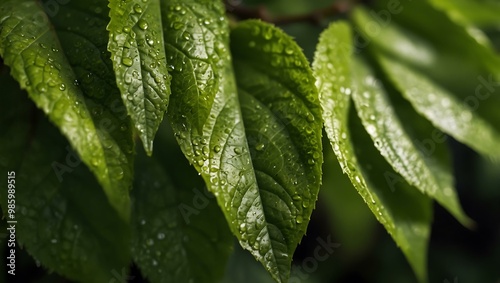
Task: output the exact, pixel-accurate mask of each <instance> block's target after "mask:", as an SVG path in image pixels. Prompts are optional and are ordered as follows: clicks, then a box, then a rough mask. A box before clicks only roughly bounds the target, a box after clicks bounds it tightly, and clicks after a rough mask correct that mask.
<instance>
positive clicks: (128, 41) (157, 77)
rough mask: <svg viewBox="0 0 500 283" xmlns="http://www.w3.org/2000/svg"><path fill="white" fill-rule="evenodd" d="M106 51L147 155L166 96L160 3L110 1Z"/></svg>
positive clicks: (149, 152)
mask: <svg viewBox="0 0 500 283" xmlns="http://www.w3.org/2000/svg"><path fill="white" fill-rule="evenodd" d="M109 7H110V18H111V21H110V22H109V25H108V27H107V29H108V30H109V31H110V33H109V44H108V49H109V51H110V52H111V54H112V59H113V67H114V70H115V72H116V82H117V84H118V88H119V89H120V91H121V94H122V99H123V102H124V103H125V106H126V107H127V111H128V113H129V115H130V116H131V117H132V121H133V123H134V124H135V128H136V129H137V131H138V132H139V136H140V137H141V140H142V142H143V144H144V148H145V150H146V152H147V153H148V154H149V155H151V153H152V150H153V138H154V136H155V134H156V131H157V130H158V127H159V126H160V123H161V121H162V119H163V114H164V113H165V111H166V109H167V105H168V98H169V95H170V76H169V75H168V70H167V62H166V55H165V45H164V41H163V24H162V18H161V5H160V0H151V1H143V0H133V1H127V2H126V1H121V0H110V4H109Z"/></svg>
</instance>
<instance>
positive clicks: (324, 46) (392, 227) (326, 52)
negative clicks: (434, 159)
mask: <svg viewBox="0 0 500 283" xmlns="http://www.w3.org/2000/svg"><path fill="white" fill-rule="evenodd" d="M351 45H352V37H351V30H350V28H349V26H348V25H347V24H346V23H344V22H339V23H335V24H332V25H331V26H330V27H329V28H328V29H327V30H326V31H325V32H323V33H322V35H321V36H320V41H319V44H318V47H317V51H316V54H315V58H314V63H313V69H314V73H315V76H316V79H317V82H316V85H317V86H318V88H319V91H320V101H321V106H322V108H323V119H324V121H325V128H326V133H327V135H328V138H329V139H330V143H331V144H332V147H333V150H334V152H335V154H336V155H337V159H338V160H339V163H340V165H341V167H342V169H343V171H344V173H346V174H347V175H348V176H349V178H350V179H351V182H352V183H353V185H354V187H355V188H356V189H357V190H358V192H359V194H360V195H361V197H362V198H363V199H364V201H365V202H366V203H367V204H368V207H369V208H370V210H371V211H372V212H373V214H374V215H375V217H376V218H377V220H378V221H379V222H380V223H382V225H384V227H385V229H386V230H387V231H388V232H389V234H390V235H391V236H392V238H393V239H394V241H395V242H396V243H397V244H398V246H399V247H400V248H401V250H402V251H403V253H404V254H405V256H406V257H407V258H408V261H409V262H410V265H411V266H412V267H413V269H414V270H415V273H416V275H417V277H418V278H419V280H420V281H422V282H423V281H426V277H427V275H426V265H425V258H426V250H427V241H428V237H429V230H430V227H429V226H430V220H431V206H430V201H429V199H427V198H426V197H425V196H423V195H421V194H420V193H419V192H417V191H415V190H414V189H413V188H411V187H410V186H409V185H408V184H407V183H406V182H405V181H404V180H402V178H401V177H399V175H398V174H397V173H394V172H393V170H392V169H391V168H390V166H389V165H388V164H387V163H386V162H385V160H384V159H383V158H382V157H381V156H380V154H379V153H378V151H377V150H376V149H375V148H373V147H370V146H368V145H370V144H371V143H372V142H371V140H370V138H369V136H368V135H367V134H366V132H364V130H363V128H362V125H361V123H360V121H359V119H357V118H356V116H355V114H354V111H352V110H350V108H351V107H350V99H349V98H350V94H351V91H352V90H351V88H350V87H351V78H350V77H351V76H350V73H351V71H350V64H351V59H350V56H351V50H350V48H349V46H351ZM388 175H390V176H396V178H400V179H401V180H399V179H398V182H397V183H396V184H393V185H394V186H395V189H393V190H392V191H391V190H390V188H389V186H388V185H389V184H388V183H387V181H388V180H387V179H386V176H388Z"/></svg>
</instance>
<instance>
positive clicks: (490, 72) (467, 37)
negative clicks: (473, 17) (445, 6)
mask: <svg viewBox="0 0 500 283" xmlns="http://www.w3.org/2000/svg"><path fill="white" fill-rule="evenodd" d="M381 2H387V0H386V1H381ZM381 5H384V4H383V3H382V4H381ZM421 15H426V16H425V17H422V16H421ZM353 19H354V22H355V23H356V26H357V30H359V31H360V32H361V33H362V35H363V36H364V39H363V40H361V39H360V38H359V37H358V38H357V40H358V42H363V43H364V44H363V46H368V48H369V50H370V51H374V52H376V53H383V54H385V55H387V56H389V57H393V58H395V59H398V60H399V61H400V62H401V63H404V64H405V65H406V66H408V67H410V68H412V69H414V70H415V71H419V72H420V73H421V74H425V76H426V77H429V78H432V81H434V82H435V83H436V84H437V85H439V86H440V87H442V88H444V89H446V90H448V91H450V94H452V95H453V96H454V97H456V98H457V99H458V100H459V101H461V102H463V103H464V104H469V105H470V106H471V107H472V108H474V111H475V113H476V114H477V115H478V116H480V117H482V118H483V119H484V120H486V121H487V122H488V123H490V124H491V126H492V127H494V128H495V129H496V130H497V131H498V132H500V123H498V121H499V120H500V112H499V111H497V110H498V105H500V96H498V95H494V92H495V91H496V89H497V88H498V86H499V83H498V82H499V81H500V56H498V54H495V53H494V51H493V50H492V49H491V48H489V47H488V46H487V45H488V44H486V45H485V44H484V42H481V41H480V40H479V39H478V38H477V36H473V35H472V34H471V32H470V31H468V30H467V29H466V28H465V27H464V26H461V25H459V24H457V23H456V22H453V21H452V20H451V19H450V18H449V17H448V15H447V14H445V13H444V12H442V11H439V10H437V9H436V8H434V7H433V6H432V5H431V4H429V3H428V2H427V1H411V2H407V3H405V5H404V10H403V12H401V13H399V14H393V15H391V18H390V21H385V22H384V21H382V22H381V21H379V20H377V18H376V16H375V15H374V14H373V13H368V12H367V11H366V10H364V9H361V8H358V9H355V10H354V11H353ZM375 26H376V27H375ZM436 26H439V27H440V28H439V29H436ZM377 27H378V29H377ZM443 30H445V31H446V32H445V33H443V32H442V31H443Z"/></svg>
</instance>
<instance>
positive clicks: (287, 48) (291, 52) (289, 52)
mask: <svg viewBox="0 0 500 283" xmlns="http://www.w3.org/2000/svg"><path fill="white" fill-rule="evenodd" d="M293 52H294V51H293V48H291V47H286V48H285V53H286V54H288V55H293Z"/></svg>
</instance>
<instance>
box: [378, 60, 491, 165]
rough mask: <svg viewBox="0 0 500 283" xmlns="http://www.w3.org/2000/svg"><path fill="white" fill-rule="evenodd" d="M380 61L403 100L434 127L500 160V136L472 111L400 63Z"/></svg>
mask: <svg viewBox="0 0 500 283" xmlns="http://www.w3.org/2000/svg"><path fill="white" fill-rule="evenodd" d="M378 58H379V60H380V63H381V65H382V67H383V69H384V71H385V72H386V73H387V74H388V76H389V77H390V79H391V80H392V81H393V82H394V84H395V85H396V87H397V88H398V89H399V91H400V92H401V93H402V94H403V96H404V97H405V98H406V99H407V100H408V101H410V103H411V104H412V105H413V107H414V108H415V110H417V112H419V113H420V114H421V115H423V116H424V117H426V118H427V119H429V120H430V121H431V122H432V123H433V124H434V126H436V127H437V128H438V129H440V130H441V131H443V132H445V133H448V134H449V135H451V136H452V137H454V138H455V139H457V140H458V141H461V142H463V143H465V144H467V145H468V146H470V147H471V148H473V149H475V150H477V151H478V152H479V153H481V154H483V155H485V156H489V157H491V158H495V159H498V158H500V152H499V151H498V147H499V146H500V134H499V133H498V132H496V131H495V130H494V129H493V128H492V127H491V126H490V125H489V124H488V123H487V122H486V121H484V120H483V119H482V118H481V117H479V116H478V115H476V113H475V112H474V111H473V109H471V108H469V107H467V106H466V105H465V104H464V103H461V102H460V101H458V100H457V99H456V98H455V97H454V96H452V95H451V94H450V93H449V92H448V91H446V90H445V89H442V88H441V87H439V86H438V85H436V84H435V83H433V82H432V81H431V80H429V79H427V78H426V77H425V76H424V75H421V74H419V73H418V72H416V71H414V70H412V69H410V68H408V67H406V66H405V65H403V64H401V63H400V62H397V61H396V60H393V59H389V58H387V57H384V56H382V55H381V56H379V57H378Z"/></svg>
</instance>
